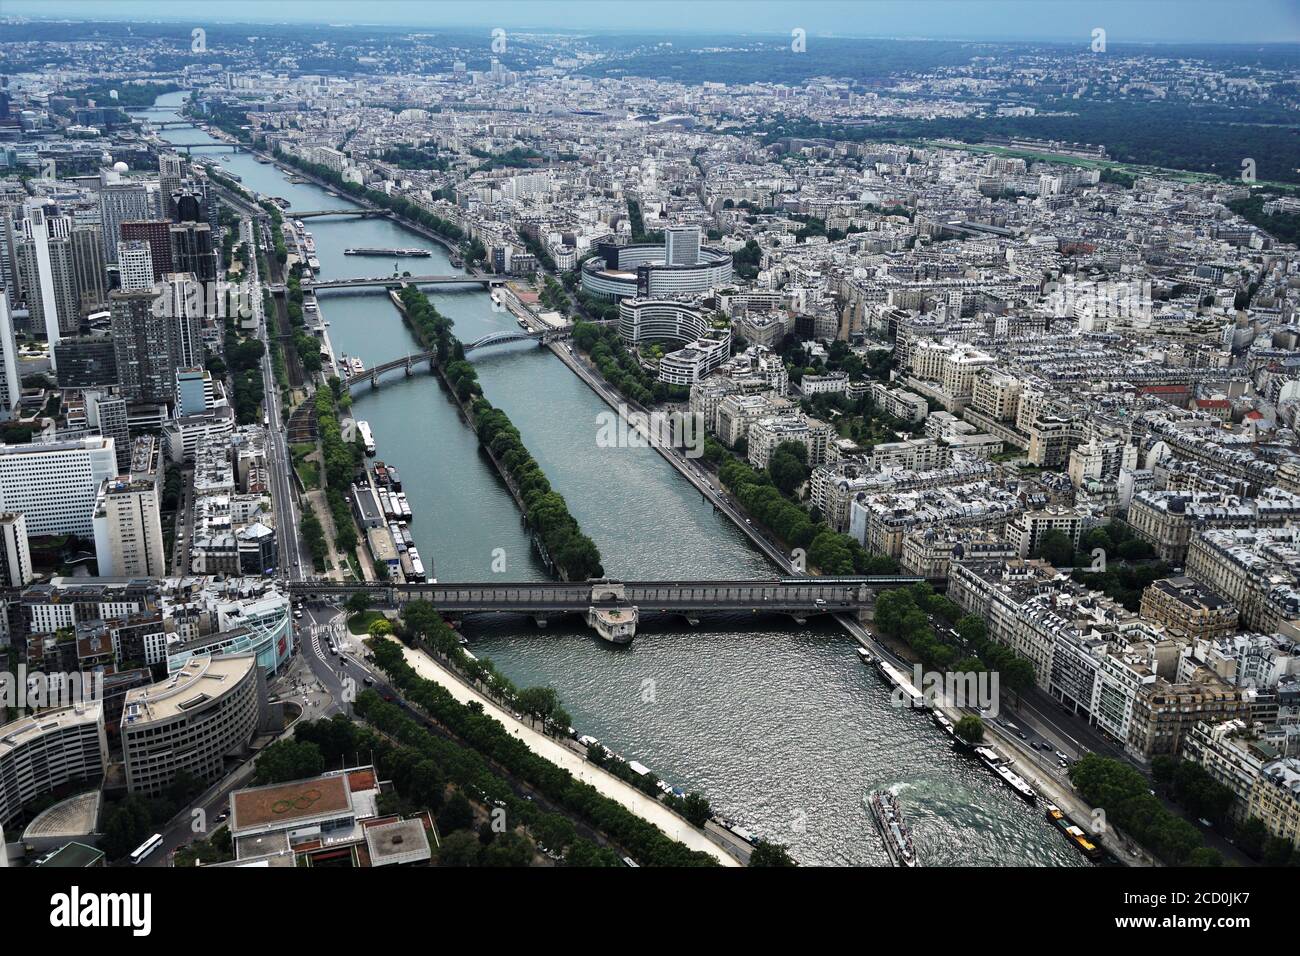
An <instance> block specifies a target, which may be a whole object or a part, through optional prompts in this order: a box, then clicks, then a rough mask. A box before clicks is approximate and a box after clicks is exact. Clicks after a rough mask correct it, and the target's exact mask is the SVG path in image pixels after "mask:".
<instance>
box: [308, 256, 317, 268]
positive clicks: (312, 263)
mask: <svg viewBox="0 0 1300 956" xmlns="http://www.w3.org/2000/svg"><path fill="white" fill-rule="evenodd" d="M307 265H309V266H310V267H311V271H312V272H320V260H319V259H317V258H316V257H315V256H312V257H311V258H309V259H308V260H307Z"/></svg>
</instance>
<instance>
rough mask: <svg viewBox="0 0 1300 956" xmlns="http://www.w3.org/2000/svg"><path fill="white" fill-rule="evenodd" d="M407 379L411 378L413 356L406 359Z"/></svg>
mask: <svg viewBox="0 0 1300 956" xmlns="http://www.w3.org/2000/svg"><path fill="white" fill-rule="evenodd" d="M406 377H407V378H410V377H411V356H409V355H408V356H407V357H406Z"/></svg>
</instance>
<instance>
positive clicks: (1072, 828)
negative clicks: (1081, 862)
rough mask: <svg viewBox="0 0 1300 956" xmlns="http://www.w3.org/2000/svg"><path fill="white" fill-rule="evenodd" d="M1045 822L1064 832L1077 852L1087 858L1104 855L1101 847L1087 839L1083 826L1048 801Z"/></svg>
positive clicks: (1098, 858) (1092, 858)
mask: <svg viewBox="0 0 1300 956" xmlns="http://www.w3.org/2000/svg"><path fill="white" fill-rule="evenodd" d="M1047 822H1048V823H1051V824H1053V825H1054V826H1055V827H1056V828H1057V829H1058V830H1060V831H1061V832H1062V833H1064V834H1065V836H1066V839H1068V840H1069V841H1070V842H1071V843H1073V844H1074V845H1075V847H1077V848H1078V850H1079V852H1080V853H1082V854H1083V855H1084V856H1086V857H1087V858H1088V859H1090V860H1100V859H1101V858H1102V857H1103V856H1104V855H1105V854H1104V852H1103V851H1102V849H1101V847H1099V846H1097V844H1096V843H1094V842H1093V841H1092V840H1090V839H1088V834H1086V833H1084V832H1083V828H1082V827H1080V826H1079V825H1078V824H1076V823H1074V822H1073V821H1072V820H1071V819H1070V818H1069V817H1067V816H1066V815H1065V814H1064V813H1063V812H1062V811H1061V808H1060V807H1058V806H1056V805H1055V804H1051V803H1049V804H1048V805H1047Z"/></svg>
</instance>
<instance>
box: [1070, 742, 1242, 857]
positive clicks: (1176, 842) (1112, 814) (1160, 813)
mask: <svg viewBox="0 0 1300 956" xmlns="http://www.w3.org/2000/svg"><path fill="white" fill-rule="evenodd" d="M1070 780H1071V782H1073V784H1074V786H1075V789H1077V790H1078V791H1079V796H1081V797H1083V799H1084V800H1086V801H1087V802H1088V803H1089V804H1091V805H1092V806H1094V807H1099V808H1101V809H1103V810H1104V811H1105V812H1106V818H1107V821H1108V822H1109V823H1111V824H1113V825H1114V826H1117V827H1119V828H1120V829H1121V830H1123V831H1125V832H1126V833H1127V834H1128V835H1129V836H1131V837H1132V838H1133V839H1135V840H1137V841H1138V842H1139V843H1140V844H1142V845H1143V846H1145V847H1146V848H1147V849H1149V850H1151V852H1153V853H1154V854H1156V856H1158V857H1160V858H1161V859H1162V860H1164V861H1165V862H1166V863H1168V864H1171V865H1173V866H1221V865H1222V864H1223V858H1222V857H1221V856H1220V855H1219V852H1218V851H1217V850H1213V849H1210V848H1209V847H1207V846H1205V842H1204V840H1203V839H1202V837H1201V832H1200V831H1199V830H1197V829H1196V827H1194V826H1193V825H1192V824H1190V823H1188V822H1187V821H1186V820H1184V819H1182V818H1181V817H1179V816H1176V815H1175V814H1173V813H1170V812H1169V811H1168V810H1166V809H1165V807H1164V805H1163V804H1162V803H1161V802H1160V801H1159V800H1158V799H1156V797H1155V796H1154V795H1153V794H1152V793H1151V792H1150V788H1149V787H1148V785H1147V781H1146V778H1145V777H1143V776H1142V774H1140V773H1138V771H1137V770H1136V769H1134V768H1133V767H1132V766H1130V765H1129V764H1127V763H1125V762H1123V761H1121V760H1114V759H1111V758H1110V757H1102V756H1100V755H1099V754H1087V755H1085V756H1084V757H1083V758H1081V759H1080V760H1078V761H1077V762H1075V763H1074V764H1073V765H1072V766H1071V767H1070Z"/></svg>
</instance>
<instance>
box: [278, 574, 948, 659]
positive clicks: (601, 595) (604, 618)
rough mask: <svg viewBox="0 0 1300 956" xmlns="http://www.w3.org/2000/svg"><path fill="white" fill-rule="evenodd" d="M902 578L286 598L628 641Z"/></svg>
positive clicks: (403, 589)
mask: <svg viewBox="0 0 1300 956" xmlns="http://www.w3.org/2000/svg"><path fill="white" fill-rule="evenodd" d="M924 580H925V578H923V577H913V576H906V575H872V576H862V577H859V576H854V577H792V578H776V579H767V580H752V581H611V580H598V581H582V582H565V581H549V582H533V583H524V584H504V583H495V582H494V583H457V584H438V583H436V582H430V583H425V584H384V583H357V584H349V583H340V582H337V581H328V580H321V579H311V580H306V581H294V582H291V583H290V584H289V585H288V587H289V592H290V594H291V595H292V596H293V597H294V598H295V599H301V600H308V601H345V600H347V599H348V598H349V597H350V596H351V595H353V594H355V593H357V592H363V593H365V594H369V595H370V597H371V599H372V601H373V602H374V603H375V604H376V605H380V606H387V607H396V608H400V607H401V606H402V605H403V604H405V603H407V602H408V601H428V602H429V603H430V604H432V605H433V606H434V608H436V609H437V610H438V611H439V612H441V613H444V614H452V615H459V614H483V613H488V614H492V613H495V614H506V613H509V614H527V615H531V616H533V617H534V618H537V619H538V620H539V622H540V621H545V619H546V618H547V617H548V616H559V615H563V614H582V615H584V616H585V617H586V619H587V623H588V624H589V625H591V626H592V627H593V628H595V629H596V631H597V633H599V634H600V635H601V636H602V637H604V638H605V639H606V640H610V641H613V642H615V643H626V642H627V641H630V640H631V639H632V635H633V634H634V633H635V630H636V622H637V620H638V617H639V614H640V612H641V611H646V612H648V613H655V612H659V613H666V614H682V615H686V616H692V615H696V614H704V613H708V612H727V611H730V612H735V611H756V612H757V611H762V612H768V613H773V614H789V615H792V616H793V617H796V618H799V619H803V618H806V617H808V616H810V615H814V614H843V613H848V612H862V611H865V610H868V609H870V608H871V607H873V606H874V604H875V596H876V593H877V592H878V591H881V590H888V589H891V588H898V587H905V586H907V585H909V584H916V583H917V582H919V581H924Z"/></svg>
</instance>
